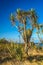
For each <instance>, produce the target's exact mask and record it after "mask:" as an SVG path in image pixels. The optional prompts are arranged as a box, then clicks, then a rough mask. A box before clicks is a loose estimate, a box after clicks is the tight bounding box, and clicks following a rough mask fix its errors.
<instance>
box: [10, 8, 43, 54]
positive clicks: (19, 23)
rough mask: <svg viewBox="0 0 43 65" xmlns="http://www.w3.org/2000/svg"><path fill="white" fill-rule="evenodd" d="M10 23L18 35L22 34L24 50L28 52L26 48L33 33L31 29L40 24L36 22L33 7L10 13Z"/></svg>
mask: <svg viewBox="0 0 43 65" xmlns="http://www.w3.org/2000/svg"><path fill="white" fill-rule="evenodd" d="M10 19H11V22H12V25H14V26H15V27H16V28H17V30H18V32H19V33H20V35H21V36H22V38H23V40H24V43H25V47H24V49H25V52H26V53H27V54H28V48H30V39H31V36H32V33H33V30H34V29H35V28H37V30H39V28H40V27H41V26H42V25H39V24H38V22H37V19H38V16H37V14H36V12H35V10H34V9H30V10H28V11H23V10H20V9H17V11H16V13H15V14H11V16H10Z"/></svg>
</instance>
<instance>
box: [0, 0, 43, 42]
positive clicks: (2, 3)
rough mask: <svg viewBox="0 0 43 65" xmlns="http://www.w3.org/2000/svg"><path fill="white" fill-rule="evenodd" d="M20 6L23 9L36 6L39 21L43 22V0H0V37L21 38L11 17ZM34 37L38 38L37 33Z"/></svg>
mask: <svg viewBox="0 0 43 65" xmlns="http://www.w3.org/2000/svg"><path fill="white" fill-rule="evenodd" d="M18 8H20V9H23V10H29V9H30V8H34V9H35V10H36V12H37V14H38V16H39V19H38V21H39V23H43V0H0V38H6V39H12V40H15V41H17V40H18V39H19V38H18V36H19V33H18V32H17V29H16V28H15V27H12V26H11V23H10V19H9V17H10V13H11V12H15V11H16V9H18ZM32 37H36V38H37V35H36V34H33V35H32ZM37 40H38V39H37Z"/></svg>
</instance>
